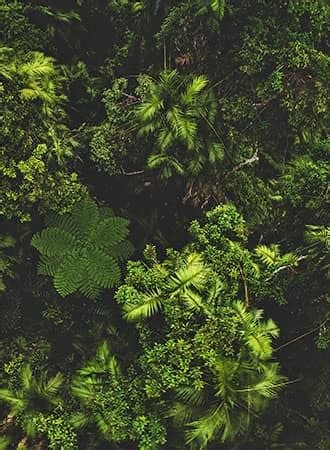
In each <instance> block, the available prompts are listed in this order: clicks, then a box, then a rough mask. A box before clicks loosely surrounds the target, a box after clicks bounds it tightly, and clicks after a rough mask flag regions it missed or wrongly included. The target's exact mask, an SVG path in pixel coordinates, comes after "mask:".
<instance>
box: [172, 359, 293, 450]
mask: <svg viewBox="0 0 330 450" xmlns="http://www.w3.org/2000/svg"><path fill="white" fill-rule="evenodd" d="M278 369H279V367H278V364H275V363H257V362H256V361H253V360H250V361H247V360H244V359H243V358H242V359H238V360H236V359H235V360H231V359H219V360H218V361H217V363H216V364H215V365H214V367H212V369H211V374H210V379H209V380H208V383H206V386H205V387H204V388H203V389H200V390H198V389H196V388H193V387H191V386H186V387H183V388H181V389H179V390H178V391H177V398H178V401H177V403H176V404H175V405H174V407H173V408H172V409H171V411H170V415H171V416H172V417H173V418H174V420H175V423H176V424H178V425H185V426H186V429H187V432H186V442H187V444H189V445H191V447H192V448H198V449H204V448H206V447H207V445H208V443H209V442H210V441H211V440H215V439H219V440H220V441H221V442H224V441H226V440H231V439H232V438H233V437H234V436H235V435H237V434H239V433H241V432H243V431H246V430H247V428H248V427H249V424H250V421H251V418H252V417H255V416H256V415H257V413H258V412H259V411H260V410H261V409H262V408H263V407H264V406H265V403H266V401H267V400H269V399H271V398H273V397H275V396H276V393H277V391H278V390H279V389H280V388H281V387H282V386H283V385H284V384H285V379H284V377H282V376H281V375H280V374H279V373H278Z"/></svg>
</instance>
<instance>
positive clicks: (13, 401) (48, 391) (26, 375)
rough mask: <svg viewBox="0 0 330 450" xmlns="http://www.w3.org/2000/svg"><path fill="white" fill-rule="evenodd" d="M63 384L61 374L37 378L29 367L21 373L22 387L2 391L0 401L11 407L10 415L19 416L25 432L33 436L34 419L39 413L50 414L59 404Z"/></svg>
mask: <svg viewBox="0 0 330 450" xmlns="http://www.w3.org/2000/svg"><path fill="white" fill-rule="evenodd" d="M62 382H63V378H62V375H61V374H60V373H58V374H57V375H55V376H54V377H52V378H50V379H47V377H46V375H45V374H43V375H41V376H40V377H39V378H35V377H34V376H33V373H32V370H31V368H30V366H28V365H27V366H24V367H23V369H22V371H21V379H20V387H19V388H17V389H0V400H1V401H2V402H4V403H6V404H8V405H9V406H10V411H9V415H11V416H13V417H17V416H19V417H20V420H21V421H22V424H23V427H24V430H25V432H26V433H27V434H28V435H31V436H33V435H34V433H35V422H34V417H35V416H36V414H38V413H45V412H48V411H49V409H50V408H51V407H52V406H53V405H57V404H58V402H59V396H58V392H59V389H60V388H61V386H62Z"/></svg>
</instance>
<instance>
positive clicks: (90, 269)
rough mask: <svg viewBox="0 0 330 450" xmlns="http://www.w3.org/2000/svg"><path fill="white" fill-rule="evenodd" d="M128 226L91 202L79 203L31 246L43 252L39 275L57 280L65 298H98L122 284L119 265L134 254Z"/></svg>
mask: <svg viewBox="0 0 330 450" xmlns="http://www.w3.org/2000/svg"><path fill="white" fill-rule="evenodd" d="M128 224H129V222H128V220H126V219H124V218H121V217H116V216H114V215H113V212H112V210H111V209H109V208H105V207H103V208H99V207H98V206H97V204H96V203H95V202H94V201H92V200H91V199H88V198H87V199H84V200H82V201H80V202H78V203H77V204H76V205H75V206H74V208H73V209H72V211H71V212H70V213H68V214H65V215H63V216H59V215H56V216H54V217H53V218H52V219H51V220H50V226H49V227H48V228H46V229H45V230H43V231H41V232H40V233H37V234H35V235H34V236H33V238H32V242H31V243H32V245H33V246H34V247H35V248H36V249H37V250H38V251H39V252H40V253H41V259H40V262H39V265H38V272H39V273H40V274H44V275H48V276H51V277H53V279H54V286H55V289H56V290H57V292H58V293H59V294H60V295H61V296H62V297H65V296H67V295H69V294H72V293H74V292H76V291H78V292H80V293H82V294H83V295H85V296H86V297H89V298H96V297H97V296H98V295H99V293H100V291H101V289H102V288H112V287H113V286H115V285H116V284H117V283H118V282H119V280H120V277H121V272H120V267H119V262H120V261H123V260H125V259H126V258H128V256H129V255H130V254H131V253H132V250H133V247H132V244H131V243H130V242H129V241H128V240H127V239H126V238H127V235H128Z"/></svg>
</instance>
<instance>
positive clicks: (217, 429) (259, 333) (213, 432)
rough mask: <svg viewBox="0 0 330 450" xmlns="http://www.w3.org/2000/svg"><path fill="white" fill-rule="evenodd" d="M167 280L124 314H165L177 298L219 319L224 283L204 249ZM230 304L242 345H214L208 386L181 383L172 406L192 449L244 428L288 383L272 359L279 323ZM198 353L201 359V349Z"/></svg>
mask: <svg viewBox="0 0 330 450" xmlns="http://www.w3.org/2000/svg"><path fill="white" fill-rule="evenodd" d="M167 279H168V282H167V285H166V288H163V289H162V290H155V291H153V292H147V293H140V292H139V293H138V295H136V296H135V295H132V298H134V299H136V298H137V299H138V303H137V304H130V303H128V304H126V305H124V311H125V316H126V318H127V319H128V320H132V321H141V320H144V319H146V318H149V317H150V316H152V315H154V314H156V313H159V312H161V311H163V312H164V314H165V316H166V314H167V313H168V311H169V309H170V308H171V305H173V301H174V302H175V303H179V304H180V305H182V307H183V308H188V309H189V310H190V311H191V312H194V313H195V314H197V315H198V320H203V317H204V319H205V321H206V323H217V318H218V316H219V314H221V311H222V309H221V307H220V309H219V305H221V293H222V287H221V286H220V285H219V282H218V281H217V276H216V274H215V273H214V272H213V271H212V269H211V268H210V267H209V266H208V265H207V264H206V263H205V262H204V261H203V258H202V256H201V255H200V254H198V253H190V254H188V255H186V256H185V257H183V258H181V259H180V264H179V266H178V267H177V268H176V270H174V271H173V272H172V274H171V272H170V271H169V272H168V274H167ZM225 308H226V310H228V306H226V307H225ZM229 308H230V311H231V317H232V320H233V321H232V322H231V323H235V324H237V326H238V328H237V331H236V335H237V337H236V339H237V343H238V344H237V345H238V347H239V350H237V352H236V354H235V356H230V357H228V356H223V355H222V354H221V351H218V350H215V352H216V353H215V357H214V358H213V359H212V361H210V360H209V361H208V362H207V363H206V364H205V365H204V377H205V379H204V381H205V383H204V386H202V387H200V388H198V387H192V386H181V387H180V388H179V389H178V390H177V391H176V396H177V402H176V403H175V405H174V407H173V408H171V410H170V416H172V417H173V418H174V420H175V422H176V423H177V424H178V425H181V426H182V425H185V426H186V427H187V433H186V441H187V445H191V446H192V447H193V448H198V449H203V448H205V447H206V446H207V444H208V443H209V441H211V440H214V439H217V438H218V439H220V441H225V440H228V439H231V438H233V437H234V436H235V435H236V434H238V433H240V432H242V431H243V430H245V429H246V428H247V427H248V426H249V423H250V419H251V417H254V416H256V415H257V413H258V412H259V411H260V410H261V409H262V408H263V407H264V406H265V404H266V402H267V400H269V399H271V398H273V397H274V396H275V395H276V393H277V391H278V390H279V389H280V388H281V387H282V386H284V385H285V378H284V377H282V376H281V375H280V374H279V366H278V364H275V363H272V362H270V358H271V357H272V352H273V349H272V340H273V338H274V337H277V336H278V328H277V326H276V325H275V323H274V322H273V321H272V320H271V319H269V320H263V317H262V313H263V312H262V310H258V309H249V308H248V306H247V305H246V304H244V303H243V302H242V301H236V302H233V303H232V304H231V305H230V306H229ZM170 314H171V313H170ZM219 334H221V330H220V329H219ZM196 354H197V355H196V357H197V359H198V358H199V356H198V349H197V348H196Z"/></svg>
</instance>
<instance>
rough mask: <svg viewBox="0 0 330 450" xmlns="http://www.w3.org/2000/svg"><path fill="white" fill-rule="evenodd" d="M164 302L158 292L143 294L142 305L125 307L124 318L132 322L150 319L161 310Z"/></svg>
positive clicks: (127, 305)
mask: <svg viewBox="0 0 330 450" xmlns="http://www.w3.org/2000/svg"><path fill="white" fill-rule="evenodd" d="M163 301H164V300H163V298H162V297H161V295H160V293H159V292H157V291H155V292H149V293H147V294H143V295H142V302H141V303H140V304H134V305H130V304H126V305H125V307H124V317H125V318H126V319H127V320H129V321H131V322H135V321H138V320H143V319H148V318H149V317H151V316H153V315H154V314H156V313H157V312H159V311H160V310H161V308H162V307H163Z"/></svg>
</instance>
